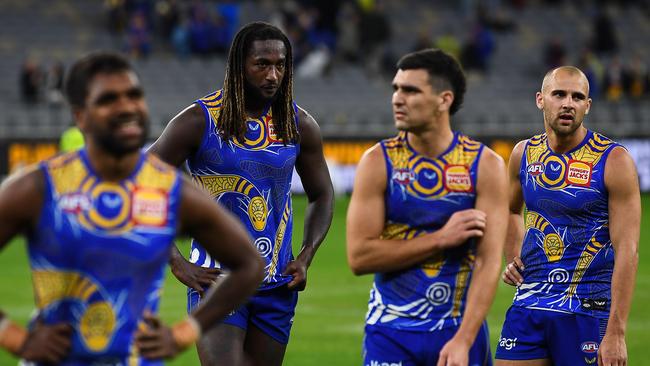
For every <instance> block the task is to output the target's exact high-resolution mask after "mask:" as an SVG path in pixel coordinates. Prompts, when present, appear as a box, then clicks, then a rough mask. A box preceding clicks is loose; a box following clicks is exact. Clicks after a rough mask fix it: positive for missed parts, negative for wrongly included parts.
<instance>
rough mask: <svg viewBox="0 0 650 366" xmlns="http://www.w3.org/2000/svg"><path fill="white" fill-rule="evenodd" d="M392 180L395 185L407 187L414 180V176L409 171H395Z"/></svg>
mask: <svg viewBox="0 0 650 366" xmlns="http://www.w3.org/2000/svg"><path fill="white" fill-rule="evenodd" d="M392 178H393V180H394V181H396V182H397V183H399V184H402V185H405V186H407V185H409V184H410V183H411V182H412V181H414V180H415V175H414V174H413V172H412V171H411V170H410V169H395V171H393V177H392Z"/></svg>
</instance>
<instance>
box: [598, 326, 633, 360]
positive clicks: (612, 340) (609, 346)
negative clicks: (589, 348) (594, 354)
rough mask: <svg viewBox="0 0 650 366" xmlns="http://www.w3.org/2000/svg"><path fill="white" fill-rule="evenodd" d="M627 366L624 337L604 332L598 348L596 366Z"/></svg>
mask: <svg viewBox="0 0 650 366" xmlns="http://www.w3.org/2000/svg"><path fill="white" fill-rule="evenodd" d="M625 365H627V347H626V345H625V336H624V335H620V336H617V335H611V334H609V333H607V332H605V336H604V337H603V340H602V342H600V346H599V347H598V366H625Z"/></svg>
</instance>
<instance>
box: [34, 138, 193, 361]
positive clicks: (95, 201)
mask: <svg viewBox="0 0 650 366" xmlns="http://www.w3.org/2000/svg"><path fill="white" fill-rule="evenodd" d="M40 168H41V170H42V172H43V174H44V177H45V188H46V189H45V194H44V201H43V208H42V211H41V215H40V219H39V223H38V226H37V227H36V229H35V230H34V231H33V232H32V233H31V234H30V235H29V238H28V251H29V260H30V264H31V269H32V278H33V283H34V293H35V301H36V305H37V307H38V314H39V315H38V317H39V318H40V319H41V320H42V321H44V322H45V323H47V324H51V323H58V322H68V323H70V324H72V326H73V327H74V335H73V338H72V349H71V351H70V354H69V356H68V357H67V358H66V359H65V360H64V362H63V363H62V364H63V365H67V366H73V365H90V364H93V365H94V364H101V365H124V366H127V365H160V364H162V363H161V362H145V361H144V360H141V359H139V357H138V356H137V351H136V349H135V347H134V342H133V335H134V332H135V331H136V329H137V327H138V326H141V325H142V324H140V321H141V319H142V315H143V312H145V311H149V312H152V313H155V312H157V308H158V300H159V295H160V289H161V286H162V284H163V280H164V270H165V267H166V265H167V261H168V259H169V253H170V248H171V245H173V239H174V236H175V234H176V226H177V222H178V219H177V211H178V207H179V202H180V186H181V181H180V179H179V173H178V172H177V170H176V169H174V168H172V167H170V166H169V165H167V164H165V163H163V162H161V161H160V160H158V159H157V158H156V157H154V156H152V155H149V154H145V153H141V155H140V160H139V162H138V164H137V167H136V169H135V170H134V172H133V173H132V174H131V175H130V176H129V177H128V178H127V179H124V180H123V181H121V182H108V181H103V180H101V179H100V178H99V177H98V176H97V174H95V172H94V171H93V168H92V166H91V165H90V163H89V161H88V157H87V153H86V151H85V150H79V151H76V152H72V153H68V154H65V155H61V156H58V157H55V158H52V159H50V160H47V161H45V162H43V163H41V167H40Z"/></svg>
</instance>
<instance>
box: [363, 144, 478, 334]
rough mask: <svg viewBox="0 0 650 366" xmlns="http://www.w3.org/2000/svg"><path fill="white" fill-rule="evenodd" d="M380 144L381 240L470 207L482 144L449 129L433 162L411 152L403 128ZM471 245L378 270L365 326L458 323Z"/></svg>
mask: <svg viewBox="0 0 650 366" xmlns="http://www.w3.org/2000/svg"><path fill="white" fill-rule="evenodd" d="M381 147H382V149H383V152H384V156H385V159H386V170H387V172H388V177H387V178H388V181H387V182H388V184H387V189H386V224H385V226H384V231H383V233H382V235H381V238H382V239H411V238H414V237H417V236H420V235H424V234H427V233H431V232H434V231H436V230H439V229H440V228H442V227H443V226H444V224H445V223H446V222H447V220H448V219H449V217H450V216H451V215H452V214H453V213H454V212H456V211H460V210H464V209H468V208H474V206H475V202H476V177H477V172H478V161H479V158H480V155H481V152H482V151H483V145H482V144H481V143H479V142H476V141H473V140H471V139H470V138H468V137H467V136H464V135H462V134H459V133H454V139H453V141H452V143H451V145H450V146H449V147H448V148H447V150H446V151H445V152H444V153H442V154H441V155H440V156H438V157H437V158H436V159H429V158H427V157H425V156H422V155H420V154H418V153H417V152H416V151H415V150H413V149H412V148H411V146H409V144H408V141H407V135H406V133H404V132H401V133H400V134H399V135H398V136H397V137H395V138H392V139H388V140H383V141H382V142H381ZM398 245H406V244H398ZM475 249H476V244H475V242H474V240H470V241H468V242H467V243H465V244H463V245H461V246H459V247H457V248H454V249H450V250H445V251H444V252H439V253H436V254H434V255H432V256H431V257H430V258H429V259H428V260H427V261H425V262H424V263H422V264H420V265H417V266H414V267H411V268H408V269H405V270H401V271H396V272H390V273H377V274H376V275H375V282H374V285H373V288H372V290H371V291H370V301H369V303H368V314H367V316H366V323H367V324H369V325H379V326H387V327H392V328H398V329H407V330H416V331H433V330H438V329H444V328H448V327H452V326H457V325H460V322H461V319H462V314H463V311H464V309H465V298H466V296H467V288H468V286H469V282H470V279H471V271H472V268H473V266H474V259H475V252H476V250H475Z"/></svg>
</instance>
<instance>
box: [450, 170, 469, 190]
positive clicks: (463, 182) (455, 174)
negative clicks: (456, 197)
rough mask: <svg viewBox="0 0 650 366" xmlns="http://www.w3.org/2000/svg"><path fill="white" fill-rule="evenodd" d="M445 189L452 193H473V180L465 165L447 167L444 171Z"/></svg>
mask: <svg viewBox="0 0 650 366" xmlns="http://www.w3.org/2000/svg"><path fill="white" fill-rule="evenodd" d="M444 175H445V180H444V182H445V189H447V191H450V192H471V191H472V179H471V177H470V175H469V169H468V168H467V166H465V165H447V166H446V167H445V171H444Z"/></svg>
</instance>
